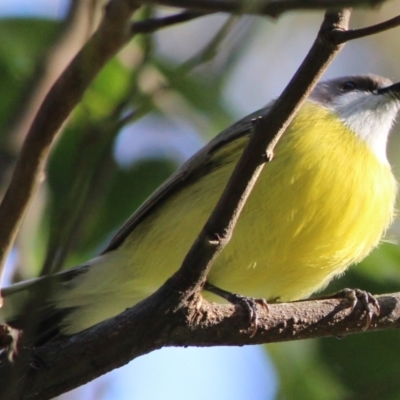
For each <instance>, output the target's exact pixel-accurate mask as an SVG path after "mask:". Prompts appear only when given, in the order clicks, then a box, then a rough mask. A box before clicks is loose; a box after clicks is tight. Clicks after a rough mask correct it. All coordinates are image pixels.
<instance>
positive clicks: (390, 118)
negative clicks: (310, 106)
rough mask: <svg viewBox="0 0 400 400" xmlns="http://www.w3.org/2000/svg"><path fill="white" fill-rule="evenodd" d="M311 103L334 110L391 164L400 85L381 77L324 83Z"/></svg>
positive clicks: (358, 77) (381, 157) (316, 88)
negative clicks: (389, 147) (388, 150)
mask: <svg viewBox="0 0 400 400" xmlns="http://www.w3.org/2000/svg"><path fill="white" fill-rule="evenodd" d="M309 100H310V101H313V102H316V103H318V104H320V105H322V106H324V107H326V108H328V109H330V110H331V111H332V112H333V113H334V114H336V116H337V117H338V118H339V119H340V120H341V121H342V122H343V123H344V124H345V125H346V126H347V127H348V128H350V130H351V131H353V132H354V134H356V135H358V136H359V137H360V138H361V139H362V140H364V141H365V142H366V143H367V144H368V146H370V148H371V149H372V150H373V152H374V153H375V154H376V156H377V157H378V158H379V160H380V161H382V162H384V163H387V158H386V145H387V138H388V136H389V132H390V129H391V128H392V125H393V123H394V121H395V118H396V115H397V112H398V110H399V108H400V83H396V84H393V83H392V81H391V80H390V79H387V78H384V77H381V76H377V75H358V76H346V77H341V78H336V79H331V80H328V81H324V82H320V83H319V84H318V85H317V86H316V87H315V89H314V91H313V92H312V93H311V95H310V97H309Z"/></svg>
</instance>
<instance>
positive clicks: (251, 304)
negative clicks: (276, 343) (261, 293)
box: [203, 282, 269, 337]
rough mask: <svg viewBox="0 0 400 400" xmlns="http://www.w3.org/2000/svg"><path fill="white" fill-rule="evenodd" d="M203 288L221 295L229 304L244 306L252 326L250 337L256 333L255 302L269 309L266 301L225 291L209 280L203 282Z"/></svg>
mask: <svg viewBox="0 0 400 400" xmlns="http://www.w3.org/2000/svg"><path fill="white" fill-rule="evenodd" d="M203 289H204V290H207V291H208V292H211V293H214V294H216V295H217V296H219V297H222V298H223V299H225V300H227V301H228V302H229V303H231V304H234V305H238V306H240V307H242V308H244V309H245V311H246V312H247V313H248V315H249V322H250V325H251V328H252V332H251V337H253V336H254V335H255V334H256V333H257V328H258V317H257V304H259V305H261V306H263V307H264V308H265V309H266V310H267V311H269V308H268V303H267V301H266V300H265V299H255V298H253V297H246V296H242V295H240V294H237V293H231V292H227V291H226V290H223V289H220V288H218V287H216V286H214V285H212V284H211V283H209V282H206V283H205V285H204V288H203Z"/></svg>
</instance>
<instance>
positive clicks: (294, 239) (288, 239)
mask: <svg viewBox="0 0 400 400" xmlns="http://www.w3.org/2000/svg"><path fill="white" fill-rule="evenodd" d="M315 107H316V106H315V105H314V104H313V103H307V104H306V105H305V106H303V108H302V110H301V111H300V113H299V115H298V116H297V117H296V119H295V121H294V122H293V123H292V124H291V125H290V127H289V128H288V131H287V132H286V133H285V135H284V136H283V138H282V140H281V141H280V142H279V144H278V146H277V148H276V151H275V157H274V160H273V161H272V162H271V163H270V164H268V165H266V167H265V168H264V170H263V172H262V174H261V176H260V179H259V181H258V182H257V184H256V187H255V188H254V190H253V192H252V194H251V196H250V198H249V200H248V202H247V204H246V206H245V208H244V210H243V212H242V215H241V217H240V219H239V221H238V224H237V226H236V229H235V231H234V234H233V237H232V240H231V242H230V243H229V244H228V245H227V247H226V248H225V250H224V251H223V252H222V254H221V255H220V256H219V258H218V259H217V261H216V263H215V265H214V266H213V268H212V270H211V273H210V275H209V279H208V280H209V282H210V283H212V284H213V285H215V286H218V287H220V288H222V289H225V290H228V291H231V292H236V293H240V294H242V295H247V296H253V297H263V298H266V299H269V300H280V301H287V300H296V299H301V298H305V297H307V296H309V295H311V294H312V293H313V292H314V291H316V290H319V289H321V288H322V287H324V286H325V285H326V284H327V283H328V282H329V281H330V280H331V279H332V278H333V277H334V276H335V275H338V274H341V273H343V272H344V271H345V269H346V268H347V267H348V266H349V265H351V264H353V263H356V262H358V261H360V260H361V259H363V258H364V257H365V256H366V255H367V254H368V253H369V252H370V251H371V250H372V249H373V248H374V247H375V246H376V245H377V244H378V243H379V240H380V239H381V237H382V235H383V234H384V232H385V229H386V228H387V227H388V225H389V224H390V222H391V221H392V218H393V213H394V211H393V210H394V202H395V195H396V182H395V179H394V177H393V175H392V172H391V170H390V167H389V166H388V165H385V164H383V163H381V162H380V161H379V160H378V159H377V158H376V157H375V155H374V154H373V152H372V151H371V150H370V149H369V148H368V147H367V145H366V144H365V142H363V141H362V140H361V139H359V138H358V137H357V136H355V135H354V133H352V132H350V131H349V130H348V129H346V128H345V127H344V126H343V125H342V124H341V123H340V122H339V121H337V120H336V119H334V118H333V116H332V114H330V112H329V111H327V110H325V111H321V108H318V118H316V114H317V110H316V108H315ZM246 142H247V138H242V139H240V140H237V141H235V142H233V143H230V144H229V145H227V147H225V148H223V149H222V150H219V151H218V152H217V153H216V154H215V155H214V157H215V159H218V160H220V161H221V166H220V167H219V168H217V169H214V170H212V171H211V172H209V173H208V174H206V175H205V176H203V177H202V178H200V179H198V180H197V181H196V182H195V183H192V184H190V185H189V186H187V187H186V188H185V189H184V190H181V191H178V192H177V193H175V194H174V195H173V196H171V197H170V199H169V200H168V201H166V202H164V203H163V204H162V205H160V206H159V207H158V209H157V210H156V211H155V212H153V213H152V214H151V215H150V216H149V217H147V218H146V219H145V220H144V221H143V222H141V224H140V225H139V226H138V227H137V228H136V229H135V230H134V231H133V232H132V234H131V235H130V236H129V237H128V238H127V239H126V240H125V242H124V243H123V244H122V246H121V247H120V248H119V249H118V251H117V252H115V251H114V252H110V253H107V254H106V255H105V256H103V259H100V260H98V261H96V263H97V264H98V265H97V266H95V268H96V271H93V273H92V272H89V273H88V275H87V277H85V278H84V279H87V281H88V282H89V281H92V282H93V279H95V280H97V281H98V285H97V287H96V293H93V296H96V302H95V301H91V300H88V298H89V297H90V296H91V293H90V290H89V285H88V286H87V287H86V285H85V283H84V282H83V284H82V285H81V288H80V289H79V290H77V291H76V292H75V293H74V294H73V296H74V297H73V299H72V298H69V300H68V299H67V298H66V299H65V300H64V301H63V302H60V305H61V306H71V305H78V304H79V305H81V306H82V305H83V304H86V305H87V306H86V308H85V307H84V309H81V310H80V311H79V312H80V313H82V314H81V315H82V318H81V320H82V322H81V326H78V325H79V322H77V321H78V319H77V315H73V316H72V318H71V321H72V319H73V318H75V322H74V323H75V324H76V325H75V328H74V327H71V328H70V330H69V332H70V333H73V331H74V330H75V331H78V330H80V329H81V328H82V326H84V325H85V324H86V325H87V324H89V325H88V326H90V324H93V323H94V322H95V321H97V320H101V319H102V318H105V317H107V316H108V317H110V316H112V315H114V314H116V313H117V312H120V311H123V310H124V309H125V308H126V307H128V306H132V305H133V304H134V303H135V302H137V301H138V300H141V299H142V298H144V297H146V296H147V295H148V294H150V293H152V292H153V291H155V290H156V289H157V288H158V287H159V286H160V285H161V284H162V283H163V282H164V281H165V280H166V279H167V278H168V277H170V276H171V275H172V273H173V272H174V271H176V270H177V268H179V266H180V265H181V263H182V260H183V258H184V256H185V255H186V253H187V251H188V250H189V248H190V246H191V245H192V243H193V241H194V240H195V238H196V236H197V234H198V233H199V231H200V230H201V228H202V227H203V225H204V223H205V221H206V219H207V217H208V216H209V214H210V212H211V210H212V208H213V207H214V205H215V203H216V201H217V199H218V198H219V196H220V194H221V192H222V190H223V188H224V186H225V183H226V181H227V179H228V177H229V175H230V173H231V171H232V169H233V167H234V164H235V162H236V161H237V158H238V157H239V154H240V152H241V150H242V149H243V146H244V145H245V143H246ZM227 154H229V156H227ZM110 263H111V264H112V265H110ZM111 270H112V273H111ZM93 274H96V278H94V275H93ZM92 284H93V283H92ZM116 288H118V289H116ZM88 290H89V292H88ZM101 291H103V293H104V299H106V300H104V304H101V303H102V301H101V296H99V293H100V292H101ZM71 295H72V294H71ZM80 295H81V298H80V297H79V296H80ZM92 300H93V299H92ZM89 303H90V305H89ZM93 303H96V304H93ZM101 308H102V309H101ZM100 309H101V310H100ZM106 314H107V315H106ZM67 333H68V332H67Z"/></svg>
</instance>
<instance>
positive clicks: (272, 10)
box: [138, 0, 386, 18]
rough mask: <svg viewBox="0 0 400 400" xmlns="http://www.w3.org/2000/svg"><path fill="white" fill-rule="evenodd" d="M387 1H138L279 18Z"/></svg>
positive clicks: (376, 4) (371, 5) (205, 10)
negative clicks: (287, 14) (286, 13)
mask: <svg viewBox="0 0 400 400" xmlns="http://www.w3.org/2000/svg"><path fill="white" fill-rule="evenodd" d="M385 1H386V0H275V1H271V0H258V1H251V2H250V1H246V0H138V3H141V4H153V5H154V4H159V5H164V6H171V7H178V8H184V9H187V10H193V11H199V12H228V13H233V14H255V15H266V16H270V17H274V18H276V17H278V16H279V15H281V14H283V13H285V12H287V11H294V10H327V9H332V10H335V9H336V10H337V9H339V8H344V7H377V6H379V5H380V4H383V3H384V2H385Z"/></svg>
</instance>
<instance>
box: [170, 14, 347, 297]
mask: <svg viewBox="0 0 400 400" xmlns="http://www.w3.org/2000/svg"><path fill="white" fill-rule="evenodd" d="M349 18H350V10H348V9H345V10H342V11H340V12H335V13H327V14H326V16H325V19H324V22H323V24H322V26H321V29H320V31H319V33H318V36H317V39H316V40H315V42H314V44H313V46H312V47H311V49H310V51H309V53H308V54H307V57H306V58H305V60H304V61H303V63H302V65H301V66H300V68H299V69H298V71H297V72H296V74H295V76H294V77H293V78H292V80H291V81H290V82H289V84H288V86H287V87H286V89H285V90H284V92H283V93H282V95H281V96H280V97H279V99H278V100H277V101H276V102H275V103H274V104H273V106H272V107H271V109H270V111H269V113H268V114H267V115H263V116H262V118H261V119H260V121H258V122H257V124H256V125H255V126H254V132H253V135H252V136H251V138H250V140H249V143H248V145H247V147H246V149H245V150H244V152H243V154H242V157H241V158H240V160H239V162H238V164H237V165H236V167H235V169H234V172H233V174H232V176H231V178H230V179H229V181H228V184H227V187H226V189H225V190H224V192H223V194H222V197H221V199H220V200H219V202H218V204H217V206H216V207H215V209H214V211H213V212H212V214H211V216H210V218H209V220H208V221H207V223H206V225H205V226H204V228H203V230H202V231H201V233H200V234H199V236H198V238H197V239H196V242H195V243H194V245H193V246H192V248H191V249H190V251H189V253H188V254H187V256H186V257H185V260H184V262H183V264H182V267H181V269H180V270H179V271H178V272H177V274H176V275H175V277H174V278H172V280H171V285H172V284H173V285H176V286H175V288H176V290H177V291H181V292H185V293H186V297H185V296H184V298H183V300H184V301H185V300H187V299H188V298H190V297H191V296H193V294H195V293H196V292H198V291H199V290H200V288H201V287H202V285H203V284H204V282H205V280H206V277H207V275H208V272H209V270H210V269H211V266H212V264H213V263H214V261H215V259H216V257H217V256H218V255H219V253H220V252H221V251H222V250H223V248H224V247H225V246H226V244H227V243H228V242H229V240H230V237H231V235H232V232H233V229H234V226H235V224H236V221H237V220H238V218H239V215H240V213H241V210H242V208H243V206H244V204H245V202H246V200H247V198H248V196H249V195H250V192H251V190H252V188H253V186H254V184H255V182H256V180H257V178H258V176H259V175H260V173H261V171H262V169H263V167H264V165H265V163H266V162H267V161H270V160H271V159H272V156H273V151H274V147H275V145H276V144H277V142H278V140H279V138H280V137H281V135H282V134H283V132H284V131H285V129H286V127H287V126H288V125H289V123H290V121H291V120H292V119H293V118H294V116H295V114H296V112H297V111H298V110H299V109H300V107H301V105H302V104H303V102H304V101H305V100H306V98H307V97H308V95H309V93H310V92H311V90H312V89H313V87H314V86H315V84H316V83H317V81H318V79H319V77H320V76H321V75H322V73H323V72H324V71H325V70H326V68H327V67H328V65H329V63H330V62H331V61H332V60H333V58H334V56H335V55H336V54H337V53H338V52H339V51H340V50H341V48H342V47H343V45H340V44H336V43H334V42H333V41H332V40H330V38H331V37H332V36H333V34H334V32H336V31H340V30H346V29H347V27H348V21H349Z"/></svg>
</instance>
